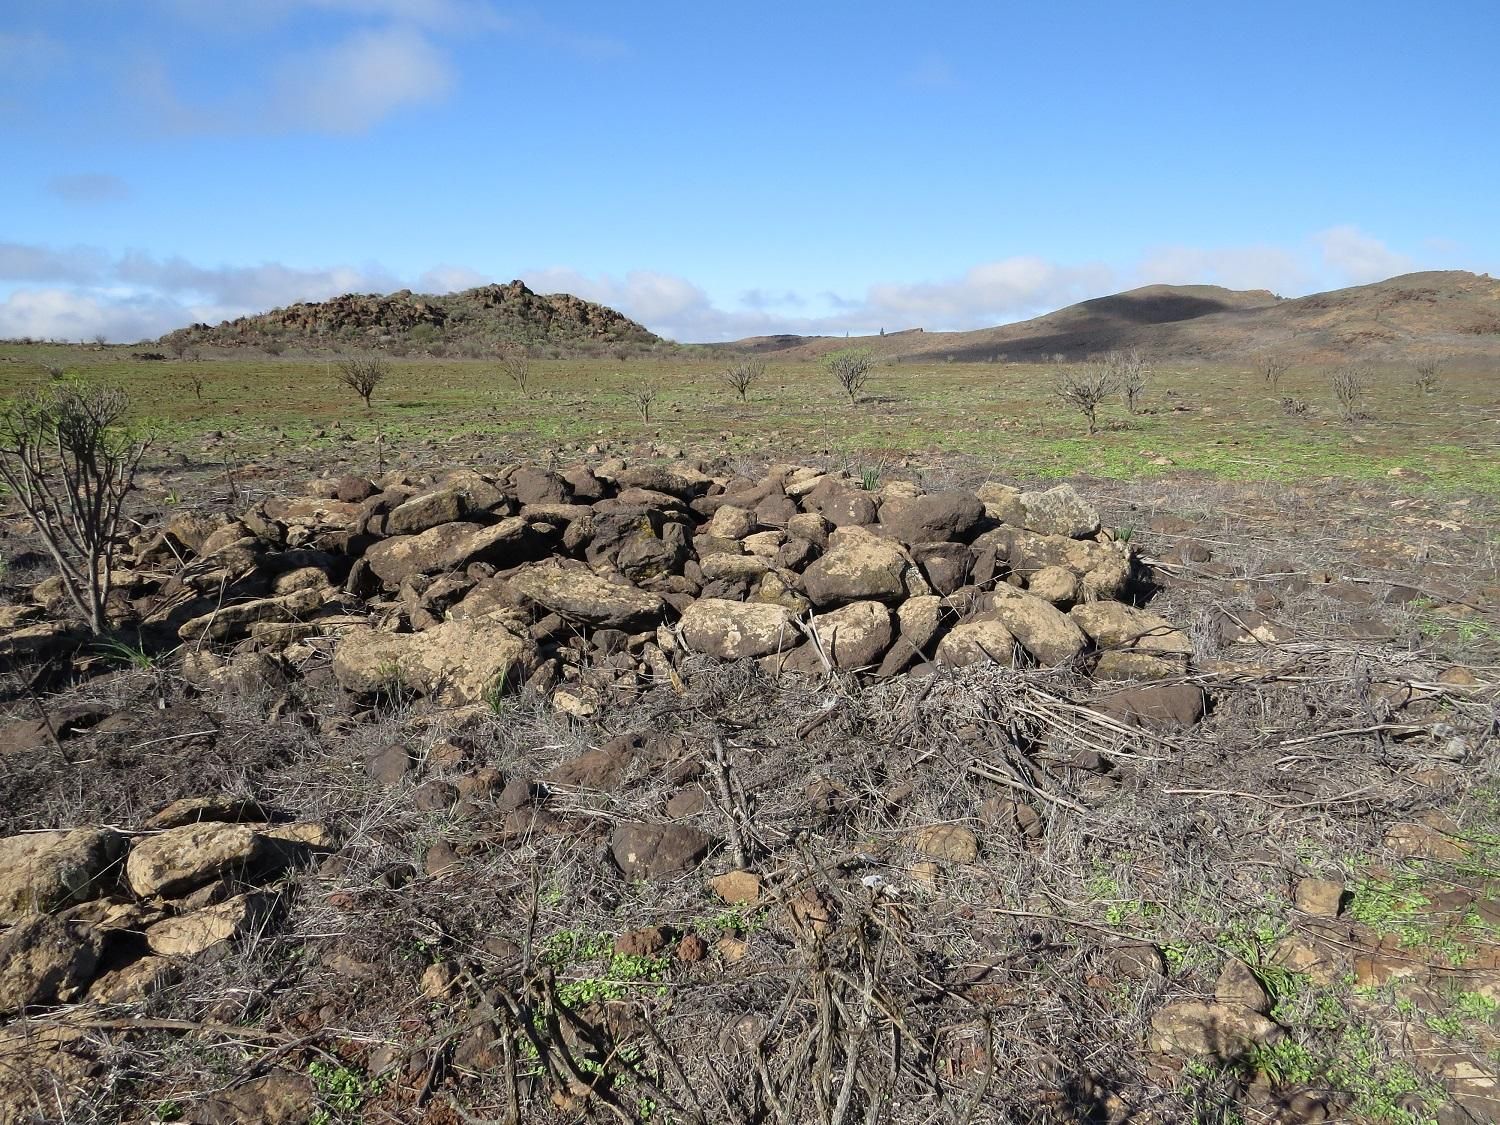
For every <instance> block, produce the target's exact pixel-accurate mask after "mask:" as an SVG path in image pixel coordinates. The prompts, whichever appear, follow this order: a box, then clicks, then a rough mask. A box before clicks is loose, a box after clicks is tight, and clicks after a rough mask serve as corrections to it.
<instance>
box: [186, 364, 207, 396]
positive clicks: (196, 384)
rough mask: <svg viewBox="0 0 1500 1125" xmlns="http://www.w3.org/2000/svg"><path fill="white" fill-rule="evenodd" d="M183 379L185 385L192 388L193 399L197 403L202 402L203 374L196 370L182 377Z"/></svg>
mask: <svg viewBox="0 0 1500 1125" xmlns="http://www.w3.org/2000/svg"><path fill="white" fill-rule="evenodd" d="M183 378H184V379H185V380H186V381H187V385H188V386H190V387H192V388H193V398H195V399H197V400H198V401H199V402H202V401H203V372H201V371H197V370H193V371H189V372H188V373H187V374H186V375H185V376H183Z"/></svg>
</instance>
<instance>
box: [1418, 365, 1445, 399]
mask: <svg viewBox="0 0 1500 1125" xmlns="http://www.w3.org/2000/svg"><path fill="white" fill-rule="evenodd" d="M1442 369H1443V361H1442V360H1441V359H1439V358H1438V357H1436V356H1428V357H1426V358H1424V359H1420V360H1418V361H1417V364H1416V367H1415V368H1414V369H1413V373H1412V379H1411V382H1412V386H1414V387H1416V389H1417V390H1418V392H1420V393H1421V394H1424V395H1430V394H1431V393H1432V392H1433V391H1435V390H1437V387H1438V377H1439V375H1440V374H1441V372H1442Z"/></svg>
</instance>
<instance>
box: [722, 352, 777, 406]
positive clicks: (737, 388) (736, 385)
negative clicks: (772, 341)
mask: <svg viewBox="0 0 1500 1125" xmlns="http://www.w3.org/2000/svg"><path fill="white" fill-rule="evenodd" d="M765 373H766V361H765V360H763V359H746V360H741V361H740V362H739V363H732V364H730V365H729V368H728V369H727V370H725V371H723V372H722V373H721V374H720V375H719V378H720V379H722V380H723V381H724V382H725V383H727V384H728V385H729V389H730V390H732V391H734V393H735V394H736V395H738V396H739V400H740V401H741V402H749V401H750V388H751V387H753V386H755V384H756V383H758V382H760V379H761V376H763V375H765Z"/></svg>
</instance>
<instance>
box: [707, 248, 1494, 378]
mask: <svg viewBox="0 0 1500 1125" xmlns="http://www.w3.org/2000/svg"><path fill="white" fill-rule="evenodd" d="M852 343H855V344H858V345H859V346H864V347H869V348H870V349H872V350H873V351H875V352H877V353H878V354H880V355H882V356H888V357H892V358H901V359H907V358H909V359H913V360H944V359H947V358H948V357H950V356H951V357H953V358H954V359H958V360H969V361H974V360H979V361H987V360H993V359H1001V360H1012V361H1036V360H1041V359H1046V358H1049V357H1052V356H1055V355H1063V356H1065V357H1067V358H1068V359H1081V358H1083V357H1085V356H1088V355H1091V354H1095V353H1098V352H1103V351H1108V350H1110V349H1113V348H1139V349H1140V350H1141V351H1142V352H1144V353H1146V354H1147V355H1149V356H1152V357H1154V358H1157V359H1169V358H1170V359H1198V360H1230V359H1236V358H1243V357H1245V356H1247V355H1251V354H1254V353H1256V352H1260V351H1267V350H1274V351H1277V352H1279V353H1282V354H1284V355H1286V356H1287V357H1288V358H1289V359H1291V360H1292V361H1293V362H1296V363H1329V362H1338V361H1339V360H1341V359H1346V358H1362V359H1369V360H1375V361H1398V360H1405V359H1410V358H1412V357H1414V356H1416V355H1419V354H1425V353H1431V352H1441V353H1444V354H1447V355H1452V356H1454V357H1455V358H1458V359H1460V360H1470V361H1473V360H1495V359H1500V281H1496V280H1495V279H1494V278H1491V277H1490V276H1489V275H1487V274H1472V273H1466V272H1464V271H1462V270H1448V271H1440V272H1430V273H1412V274H1403V275H1402V276H1400V277H1393V278H1390V279H1389V280H1386V281H1381V282H1376V283H1374V284H1372V285H1359V286H1354V287H1352V288H1348V289H1336V290H1331V291H1329V292H1327V293H1314V294H1312V295H1310V296H1307V297H1297V298H1291V299H1287V298H1281V297H1277V296H1276V295H1275V294H1273V293H1270V292H1268V291H1266V290H1264V289H1259V290H1249V291H1239V290H1233V289H1223V288H1220V287H1218V286H1214V285H1148V286H1146V287H1144V288H1141V289H1132V290H1130V291H1129V292H1126V293H1116V294H1114V295H1112V296H1108V297H1099V298H1096V299H1094V300H1091V301H1083V302H1081V303H1079V304H1076V305H1070V306H1068V307H1067V308H1064V309H1059V310H1058V311H1056V312H1052V313H1048V314H1047V315H1045V316H1040V317H1036V318H1035V319H1032V320H1025V321H1020V322H1018V323H1016V324H1005V325H1000V326H997V327H994V328H982V329H977V330H975V331H972V332H921V331H908V332H900V333H894V334H888V335H885V336H872V337H863V338H861V339H859V340H857V341H852ZM850 344H851V341H850V340H848V339H846V338H844V337H838V338H834V337H806V336H774V337H756V338H754V339H749V340H742V341H739V342H738V343H737V344H735V345H733V346H734V347H736V348H743V349H746V350H751V351H756V352H760V353H767V354H775V355H777V356H782V357H785V358H804V359H805V358H812V357H815V356H817V355H821V354H822V353H824V352H827V351H833V350H836V349H838V348H844V347H848V346H850Z"/></svg>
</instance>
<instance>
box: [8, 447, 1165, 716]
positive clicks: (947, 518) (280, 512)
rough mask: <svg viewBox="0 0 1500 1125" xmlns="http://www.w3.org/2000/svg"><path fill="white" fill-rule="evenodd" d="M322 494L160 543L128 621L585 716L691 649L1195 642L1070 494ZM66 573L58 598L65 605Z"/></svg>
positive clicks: (873, 672)
mask: <svg viewBox="0 0 1500 1125" xmlns="http://www.w3.org/2000/svg"><path fill="white" fill-rule="evenodd" d="M313 491H314V492H315V495H310V496H305V497H299V498H292V499H277V500H267V501H264V502H262V503H259V504H257V505H255V506H254V507H253V508H251V509H250V510H248V511H246V512H243V513H241V514H240V515H239V516H238V518H230V517H228V516H225V515H221V514H220V515H211V516H202V515H192V514H184V515H180V516H178V517H177V518H175V519H173V520H172V521H170V522H169V523H168V524H167V526H166V527H165V528H164V529H162V530H161V531H160V532H158V533H156V534H154V535H152V536H143V537H141V538H140V539H138V540H137V541H136V542H135V543H134V544H132V552H131V553H130V554H129V555H127V557H126V559H125V562H124V565H123V568H122V573H121V575H120V582H119V599H120V604H119V605H118V606H117V607H116V608H117V610H118V612H119V614H120V615H122V616H125V617H133V618H134V619H135V621H136V622H137V623H138V624H144V625H146V626H153V625H154V626H158V627H166V628H168V629H170V630H171V631H172V632H175V634H176V636H177V637H178V638H180V640H181V641H183V642H186V643H187V644H186V648H187V650H188V651H189V657H188V672H189V674H190V676H192V677H193V678H195V679H197V680H199V681H200V682H209V681H215V680H218V681H222V680H224V679H225V678H226V677H234V676H237V675H240V674H241V673H242V672H243V671H244V670H245V668H246V667H247V666H248V664H247V662H251V661H255V660H265V659H267V658H270V659H274V660H275V661H277V662H278V663H280V664H281V665H282V666H284V667H294V668H301V669H304V670H308V669H316V668H318V667H319V665H320V664H321V666H322V667H324V668H327V667H329V666H330V663H331V672H332V675H333V676H334V677H336V679H337V681H338V683H339V684H340V685H341V686H342V687H343V688H345V689H347V690H348V691H351V692H355V693H361V694H364V693H376V692H406V693H415V694H422V695H430V696H433V697H436V698H439V699H441V700H443V701H445V702H474V701H481V700H486V699H492V698H493V696H494V695H495V694H497V693H501V692H505V691H509V690H514V689H516V688H518V687H520V686H522V685H527V686H529V687H531V688H532V689H534V690H536V691H539V692H542V693H545V694H548V695H550V696H551V698H552V699H553V701H554V702H555V704H556V706H557V707H558V708H559V709H562V710H566V711H570V712H573V713H578V714H588V713H592V712H593V711H595V710H597V709H598V708H599V707H601V706H603V705H605V704H606V703H608V702H609V701H610V700H611V699H612V698H622V699H623V698H629V697H633V696H634V694H635V693H637V692H638V691H639V690H640V688H641V686H642V684H643V683H645V682H648V681H649V682H662V681H663V680H667V681H673V682H675V679H676V677H677V675H678V673H679V671H680V668H681V665H682V661H683V660H684V658H685V657H686V656H688V655H689V654H707V655H709V656H712V657H717V658H720V659H724V660H740V659H756V660H759V661H761V662H762V664H763V666H764V667H765V668H766V669H767V670H768V671H771V672H774V673H777V674H783V673H802V674H817V675H822V674H827V673H832V672H840V673H859V674H865V675H869V676H877V677H886V676H892V675H896V674H899V673H901V672H903V671H905V670H907V669H909V668H911V667H912V666H914V665H918V664H925V663H935V664H938V665H946V666H954V667H956V666H962V665H968V664H973V663H976V662H994V663H998V664H1002V665H1029V664H1037V665H1043V666H1055V665H1064V664H1066V665H1069V666H1072V667H1076V668H1077V669H1078V670H1079V671H1081V672H1084V673H1087V674H1090V675H1093V676H1095V677H1097V678H1100V679H1149V678H1155V677H1161V676H1167V675H1173V674H1177V673H1180V672H1182V671H1183V670H1184V669H1185V667H1186V662H1187V660H1188V657H1189V655H1190V653H1191V645H1190V643H1189V641H1188V638H1187V637H1186V636H1185V635H1184V634H1183V633H1182V632H1181V631H1180V630H1178V629H1176V628H1174V627H1173V626H1172V625H1171V624H1170V623H1169V622H1167V621H1165V620H1163V619H1162V618H1161V617H1159V616H1157V615H1155V614H1152V613H1149V612H1146V611H1144V610H1142V609H1140V608H1137V607H1136V606H1135V605H1133V604H1131V599H1132V598H1133V597H1134V596H1135V595H1136V593H1137V591H1138V589H1139V588H1140V579H1141V575H1140V573H1139V569H1140V568H1139V564H1138V562H1137V561H1136V560H1135V559H1134V558H1133V557H1132V554H1131V551H1130V548H1129V546H1128V544H1126V543H1123V542H1120V541H1119V540H1118V539H1117V538H1116V537H1115V536H1114V535H1113V534H1111V532H1110V531H1108V530H1107V529H1103V528H1101V526H1100V520H1099V515H1098V513H1097V511H1095V510H1094V509H1093V508H1092V507H1091V506H1089V505H1088V504H1087V503H1085V502H1084V501H1083V500H1082V499H1081V498H1080V497H1079V495H1078V494H1077V493H1076V492H1075V491H1074V489H1073V488H1072V487H1071V486H1068V485H1059V486H1057V487H1055V488H1051V489H1047V490H1045V491H1035V492H1023V491H1020V490H1018V489H1015V488H1012V487H1009V486H1006V485H1002V484H994V483H991V484H986V485H984V486H983V487H982V488H980V489H979V490H977V492H965V491H940V492H928V493H924V492H922V491H921V490H919V489H918V488H917V487H915V486H914V485H911V484H908V483H905V482H891V483H887V484H885V485H883V486H881V487H879V488H874V489H872V488H868V487H865V486H864V485H863V484H862V482H861V481H859V480H856V479H853V478H851V477H850V476H849V475H848V474H846V473H842V472H826V471H823V470H820V469H816V468H808V467H796V466H777V467H773V468H772V469H771V471H770V472H768V473H767V474H766V475H765V476H764V477H762V478H760V479H744V478H723V477H717V478H716V477H710V476H708V475H706V474H705V473H704V472H702V471H700V469H699V467H697V466H695V465H692V464H687V463H675V464H671V465H666V466H659V465H637V466H630V465H626V464H625V463H624V462H622V461H618V460H616V461H612V462H610V461H607V462H604V463H601V464H597V465H594V466H592V467H585V466H575V467H572V468H567V469H562V470H557V469H552V468H547V467H544V466H540V465H534V464H523V465H513V466H509V467H506V468H503V469H501V470H499V471H497V472H494V473H492V474H483V473H479V472H475V471H472V470H462V471H457V472H454V473H451V474H449V475H448V476H446V477H444V478H442V479H438V480H432V479H427V480H413V479H410V478H408V477H406V476H402V475H399V474H398V475H395V476H392V477H388V478H387V479H385V480H382V481H381V482H379V483H378V484H377V483H375V482H372V481H369V480H364V479H361V478H356V477H345V478H341V479H339V480H336V481H335V480H326V481H322V482H319V483H318V484H317V486H316V487H315V489H314V490H313ZM54 587H55V583H50V584H49V583H43V584H42V585H41V586H40V587H38V591H37V593H38V598H39V600H41V601H42V602H44V603H45V602H48V601H55V602H58V603H60V601H61V591H60V589H56V588H54ZM226 646H233V648H234V652H233V653H232V654H231V655H230V656H229V658H227V659H226V657H225V655H224V650H225V647H226ZM329 658H331V662H330V659H329Z"/></svg>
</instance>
